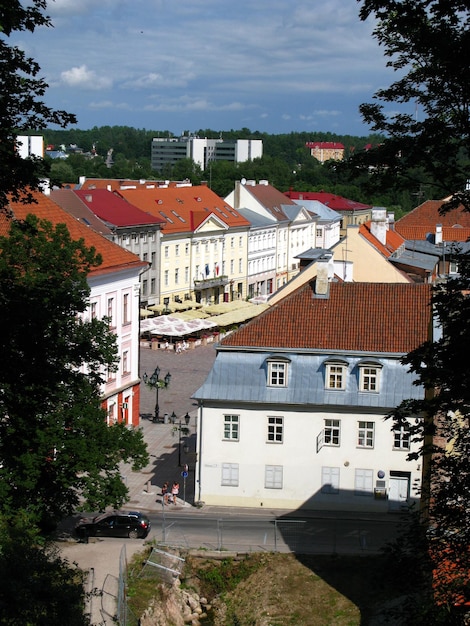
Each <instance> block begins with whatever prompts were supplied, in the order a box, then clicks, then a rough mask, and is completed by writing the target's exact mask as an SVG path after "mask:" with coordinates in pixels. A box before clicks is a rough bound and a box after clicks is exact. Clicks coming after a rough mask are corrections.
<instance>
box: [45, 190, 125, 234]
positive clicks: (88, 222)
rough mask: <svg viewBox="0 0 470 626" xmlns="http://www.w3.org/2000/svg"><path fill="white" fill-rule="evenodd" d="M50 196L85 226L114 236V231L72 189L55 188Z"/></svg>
mask: <svg viewBox="0 0 470 626" xmlns="http://www.w3.org/2000/svg"><path fill="white" fill-rule="evenodd" d="M50 198H51V200H53V201H54V202H55V203H56V204H58V205H59V206H61V207H62V208H63V209H64V210H65V211H67V213H70V215H73V217H75V218H76V219H77V220H79V221H80V222H81V223H82V224H84V225H85V226H91V228H93V230H96V232H97V233H100V234H101V235H103V236H104V237H111V236H112V234H113V231H112V230H111V229H110V228H109V227H108V226H107V225H106V224H105V223H104V222H103V221H102V220H101V219H100V218H99V217H98V216H97V215H95V214H94V213H93V212H92V211H90V209H89V208H88V207H87V206H86V205H85V204H83V202H82V201H81V200H80V198H79V197H78V196H76V195H75V194H74V193H73V191H72V190H71V189H54V190H53V191H51V194H50Z"/></svg>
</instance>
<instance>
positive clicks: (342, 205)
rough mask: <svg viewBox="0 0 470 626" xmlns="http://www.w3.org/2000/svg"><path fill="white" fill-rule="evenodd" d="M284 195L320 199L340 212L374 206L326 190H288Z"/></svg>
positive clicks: (294, 197) (292, 198)
mask: <svg viewBox="0 0 470 626" xmlns="http://www.w3.org/2000/svg"><path fill="white" fill-rule="evenodd" d="M284 195H286V196H287V197H288V198H290V199H291V200H318V202H322V203H323V204H326V206H327V207H329V208H330V209H333V211H338V212H339V213H344V212H345V211H348V212H350V213H351V212H354V211H364V210H366V209H371V208H372V206H370V205H368V204H362V202H356V201H355V200H348V199H347V198H342V197H341V196H337V195H336V194H334V193H328V192H326V191H286V192H285V194H284Z"/></svg>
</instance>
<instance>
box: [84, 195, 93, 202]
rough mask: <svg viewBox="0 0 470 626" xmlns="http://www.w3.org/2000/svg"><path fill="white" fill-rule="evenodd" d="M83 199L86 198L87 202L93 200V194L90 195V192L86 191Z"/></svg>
mask: <svg viewBox="0 0 470 626" xmlns="http://www.w3.org/2000/svg"><path fill="white" fill-rule="evenodd" d="M85 200H86V201H87V202H93V196H92V195H91V193H87V194H86V195H85Z"/></svg>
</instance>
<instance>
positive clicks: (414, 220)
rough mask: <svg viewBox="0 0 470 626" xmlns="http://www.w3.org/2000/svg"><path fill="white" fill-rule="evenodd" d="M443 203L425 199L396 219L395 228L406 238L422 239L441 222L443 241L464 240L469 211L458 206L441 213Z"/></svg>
mask: <svg viewBox="0 0 470 626" xmlns="http://www.w3.org/2000/svg"><path fill="white" fill-rule="evenodd" d="M443 205H445V201H444V200H426V202H423V203H422V204H420V205H419V206H417V207H416V208H415V209H413V210H412V211H410V212H409V213H407V214H406V215H404V216H403V217H401V218H400V219H399V220H397V221H396V223H395V228H396V230H397V231H398V232H399V233H400V234H401V235H402V236H403V237H404V238H405V239H407V240H412V239H415V240H417V239H421V240H424V239H427V238H428V237H429V235H433V234H434V233H435V232H436V226H437V225H438V224H441V225H442V240H443V241H466V240H467V239H468V238H469V237H470V213H469V212H468V211H465V210H464V208H463V207H459V208H457V209H453V210H452V211H449V212H448V213H445V214H444V215H441V214H440V213H439V209H440V208H441V207H442V206H443Z"/></svg>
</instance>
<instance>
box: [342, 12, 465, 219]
mask: <svg viewBox="0 0 470 626" xmlns="http://www.w3.org/2000/svg"><path fill="white" fill-rule="evenodd" d="M371 16H373V17H374V18H375V19H376V20H377V23H376V26H375V30H374V36H375V38H376V39H377V41H378V42H379V44H380V45H381V46H382V47H383V49H384V54H385V56H386V57H387V59H388V61H387V66H388V67H391V68H393V69H394V70H395V71H396V72H397V74H398V75H399V78H398V79H397V80H396V81H395V82H393V83H392V84H391V85H390V86H389V87H385V88H383V89H380V90H378V91H377V92H376V94H375V96H374V98H375V99H376V101H377V102H375V103H372V104H370V103H369V104H362V105H361V106H360V112H361V114H362V117H363V119H364V121H365V122H366V123H367V124H369V125H370V126H371V128H372V130H373V131H376V132H379V133H381V134H382V135H385V139H384V140H383V141H382V142H381V143H380V145H378V146H376V147H375V148H373V149H371V150H368V151H361V152H356V153H355V155H354V156H353V157H352V158H351V159H350V161H349V163H348V164H347V166H348V167H349V169H350V171H351V172H352V173H353V175H356V174H357V170H358V168H359V169H362V170H364V171H367V172H369V174H370V176H369V183H372V184H374V185H380V186H381V187H382V188H383V187H387V188H393V187H396V186H399V187H401V188H407V189H413V190H414V191H417V190H418V189H419V186H420V184H425V185H429V186H430V187H431V188H432V193H433V196H434V197H439V198H443V197H447V196H449V195H452V196H453V201H452V202H451V203H449V205H448V208H449V209H451V208H453V207H455V206H458V205H459V204H463V205H464V206H465V207H467V208H470V193H469V192H468V191H466V190H465V189H466V183H467V178H468V165H469V162H470V118H469V103H470V66H469V64H468V62H467V60H468V57H469V53H470V31H469V20H470V7H469V4H468V2H466V1H460V0H363V2H362V7H361V10H360V18H361V19H362V20H366V19H367V18H369V17H371ZM384 103H385V105H388V104H389V103H393V107H394V109H395V110H396V108H397V107H398V108H399V112H398V113H394V114H392V115H389V111H388V110H387V109H386V108H385V106H384Z"/></svg>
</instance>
